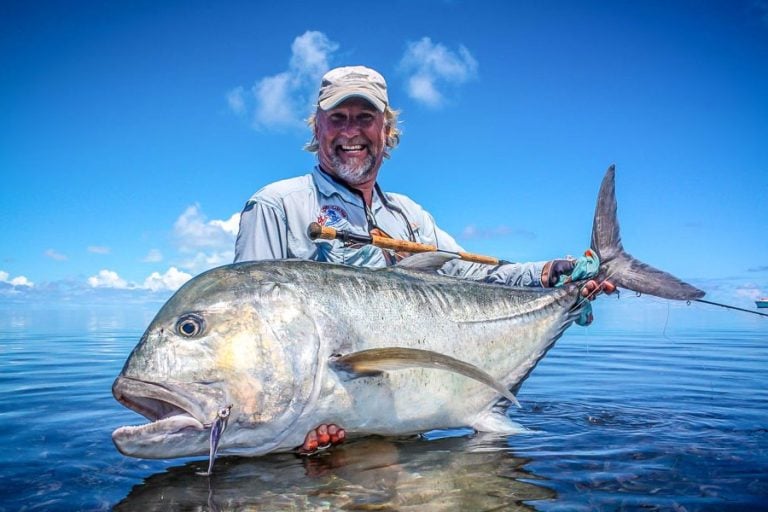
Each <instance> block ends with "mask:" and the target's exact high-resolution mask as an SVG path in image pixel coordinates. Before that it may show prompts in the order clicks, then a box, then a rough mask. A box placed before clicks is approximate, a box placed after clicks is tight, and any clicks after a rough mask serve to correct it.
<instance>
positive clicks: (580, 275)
mask: <svg viewBox="0 0 768 512" xmlns="http://www.w3.org/2000/svg"><path fill="white" fill-rule="evenodd" d="M559 261H567V262H568V263H570V264H571V265H570V267H571V268H570V271H569V272H568V273H567V274H566V273H560V275H559V276H558V278H557V280H556V281H555V284H554V285H552V286H563V285H564V284H565V283H567V282H569V281H580V280H584V279H589V278H592V277H595V276H597V273H598V272H599V271H600V258H598V257H597V254H595V252H594V251H592V250H591V249H587V250H586V251H585V252H584V256H582V257H581V258H579V259H577V260H554V261H553V262H552V265H551V268H554V267H555V263H556V262H559ZM562 268H565V266H562ZM551 274H552V271H551V270H550V282H551V281H552V277H551ZM591 319H592V305H591V304H590V303H589V301H588V300H584V301H583V302H582V304H581V308H580V312H579V316H578V318H576V324H577V325H582V326H584V325H589V324H590V323H591V321H592V320H591Z"/></svg>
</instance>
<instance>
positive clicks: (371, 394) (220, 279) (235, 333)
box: [112, 167, 704, 458]
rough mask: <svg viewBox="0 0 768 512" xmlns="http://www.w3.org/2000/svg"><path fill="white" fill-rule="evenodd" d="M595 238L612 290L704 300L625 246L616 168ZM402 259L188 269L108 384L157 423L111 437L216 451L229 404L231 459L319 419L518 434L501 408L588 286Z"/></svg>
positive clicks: (182, 451) (399, 428) (178, 451)
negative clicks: (501, 281) (497, 279)
mask: <svg viewBox="0 0 768 512" xmlns="http://www.w3.org/2000/svg"><path fill="white" fill-rule="evenodd" d="M591 247H592V249H593V250H594V251H595V252H597V254H598V255H599V256H600V260H601V266H600V277H602V278H605V277H608V278H610V279H611V281H612V282H613V283H614V284H616V285H617V286H621V287H624V288H628V289H630V290H635V291H638V292H642V293H647V294H652V295H656V296H658V297H664V298H669V299H679V300H691V299H695V298H699V297H702V296H703V295H704V293H703V292H702V291H700V290H698V289H696V288H694V287H692V286H690V285H688V284H686V283H683V282H681V281H680V280H679V279H677V278H675V277H673V276H671V275H669V274H666V273H664V272H661V271H659V270H656V269H654V268H652V267H649V266H648V265H645V264H644V263H641V262H639V261H637V260H635V259H634V258H632V257H631V256H629V255H628V254H627V253H625V252H624V250H623V248H622V245H621V241H620V237H619V227H618V223H617V220H616V199H615V193H614V169H613V167H611V168H609V169H608V172H607V173H606V176H605V178H604V179H603V183H602V186H601V188H600V193H599V197H598V203H597V208H596V211H595V217H594V224H593V231H592V243H591ZM427 259H428V260H429V259H430V258H427ZM409 260H412V261H411V262H409ZM404 261H405V262H406V263H405V265H400V266H395V267H388V268H385V269H376V270H374V269H365V268H358V267H348V266H341V265H332V264H327V263H318V262H312V261H293V260H285V261H261V262H249V263H239V264H233V265H225V266H223V267H219V268H216V269H213V270H210V271H208V272H205V273H203V274H201V275H199V276H197V277H195V278H194V279H192V280H191V281H189V282H188V283H187V284H185V285H184V286H183V287H182V288H181V289H179V291H177V292H176V294H175V295H174V296H173V297H172V298H171V299H170V300H169V301H168V302H167V303H166V304H165V305H164V306H163V307H162V309H161V310H160V311H159V312H158V314H157V316H156V317H155V319H154V320H153V321H152V323H151V324H150V325H149V327H148V328H147V331H146V332H145V333H144V336H143V337H142V338H141V341H140V342H139V344H138V345H137V346H136V347H135V348H134V349H133V352H132V353H131V355H130V357H129V358H128V360H127V361H126V363H125V366H124V368H123V371H122V372H121V373H120V375H119V376H118V377H117V379H116V380H115V383H114V385H113V388H112V392H113V394H114V396H115V398H116V399H117V400H119V401H120V402H121V403H122V404H123V405H125V406H126V407H129V408H131V409H133V410H135V411H136V412H138V413H140V414H142V415H143V416H145V417H146V418H148V419H149V420H151V423H149V424H146V425H142V426H136V427H121V428H118V429H117V430H115V432H114V433H113V434H112V439H113V440H114V442H115V444H116V446H117V448H118V449H119V450H120V451H121V452H122V453H123V454H125V455H130V456H134V457H143V458H168V457H181V456H190V455H202V454H206V453H209V452H210V453H214V452H215V449H214V448H215V447H214V446H213V445H212V444H211V443H212V441H211V439H212V438H213V436H212V435H209V434H210V433H211V431H210V428H211V425H214V426H216V425H217V423H216V420H217V418H218V415H219V411H220V410H221V409H222V407H226V406H228V405H230V404H231V405H232V408H231V411H229V418H228V424H227V430H226V432H225V433H223V434H222V435H221V438H220V439H218V438H217V439H216V442H217V443H219V445H218V449H219V451H220V453H225V454H240V455H260V454H265V453H268V452H276V451H289V450H292V449H294V448H295V447H297V446H299V445H301V444H302V442H303V440H304V437H305V435H306V434H307V432H309V431H310V430H312V429H314V428H315V427H317V426H318V425H319V424H321V423H335V424H338V425H340V426H342V427H343V428H344V429H345V430H346V431H347V433H348V434H352V435H355V434H382V435H398V434H407V433H416V432H421V431H425V430H430V429H436V428H447V427H457V426H472V427H474V428H476V429H477V430H480V431H501V432H505V431H506V432H511V431H513V430H514V424H513V423H512V422H511V421H510V420H509V419H508V418H507V416H506V415H505V414H503V413H499V412H498V408H495V407H494V405H495V404H497V403H498V401H499V398H500V397H501V396H506V397H507V398H509V399H510V400H512V401H514V397H513V396H511V394H510V392H509V391H508V390H513V391H514V390H516V389H518V388H519V386H520V385H521V384H522V382H523V381H524V380H525V378H526V377H527V376H528V375H529V373H530V372H531V371H532V370H533V368H534V367H535V366H536V364H537V363H538V361H539V360H540V359H541V358H542V357H543V356H544V355H545V354H546V352H547V350H549V349H550V348H551V347H552V345H553V344H554V343H555V341H556V340H557V339H558V338H559V337H560V336H561V335H562V333H563V331H564V330H565V329H566V328H567V327H568V326H570V325H571V324H572V323H573V321H574V319H575V318H576V316H577V315H578V313H579V310H580V309H581V307H582V304H583V301H584V299H583V298H582V297H581V296H580V293H579V290H580V286H579V285H580V284H583V282H582V283H579V282H573V283H570V284H566V285H565V286H564V287H562V288H554V289H538V288H535V289H534V288H509V287H505V286H498V285H491V284H483V283H478V282H473V281H467V280H460V279H456V278H451V277H445V276H442V275H439V274H437V273H435V272H427V271H425V269H423V268H422V269H419V268H413V267H420V266H426V267H430V268H431V267H434V266H435V262H434V261H431V262H427V263H426V264H425V263H424V258H423V257H422V258H419V257H418V255H417V256H414V257H411V258H407V259H406V260H404ZM440 263H444V261H441V262H440Z"/></svg>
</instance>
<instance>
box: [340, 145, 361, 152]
mask: <svg viewBox="0 0 768 512" xmlns="http://www.w3.org/2000/svg"><path fill="white" fill-rule="evenodd" d="M341 149H342V151H360V150H362V149H363V145H362V144H355V145H354V146H341Z"/></svg>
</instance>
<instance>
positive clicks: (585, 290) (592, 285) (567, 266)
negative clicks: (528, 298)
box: [541, 259, 616, 300]
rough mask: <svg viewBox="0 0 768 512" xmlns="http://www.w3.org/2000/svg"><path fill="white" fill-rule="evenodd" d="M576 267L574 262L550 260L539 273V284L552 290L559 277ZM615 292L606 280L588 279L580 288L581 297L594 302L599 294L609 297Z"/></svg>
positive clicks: (613, 287) (569, 272)
mask: <svg viewBox="0 0 768 512" xmlns="http://www.w3.org/2000/svg"><path fill="white" fill-rule="evenodd" d="M575 266H576V260H572V259H564V260H552V261H550V262H547V263H546V264H545V265H544V269H543V270H542V271H541V284H542V286H544V287H545V288H553V287H554V286H555V285H556V284H557V282H558V281H559V280H560V277H561V276H564V275H565V276H567V275H570V274H571V272H573V269H574V267H575ZM614 291H616V286H615V285H614V284H613V283H611V282H610V281H608V280H605V281H599V282H598V281H597V280H596V279H590V280H589V281H587V282H586V283H585V284H584V286H583V287H582V288H581V295H582V297H585V298H587V299H589V300H594V299H595V297H597V296H598V295H599V294H601V293H605V294H608V295H610V294H611V293H613V292H614Z"/></svg>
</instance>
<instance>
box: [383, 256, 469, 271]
mask: <svg viewBox="0 0 768 512" xmlns="http://www.w3.org/2000/svg"><path fill="white" fill-rule="evenodd" d="M457 258H458V256H457V255H455V254H446V253H444V252H420V253H416V254H414V255H412V256H408V257H407V258H404V259H402V260H400V261H399V262H398V263H397V265H395V267H396V268H407V269H410V270H422V271H424V272H437V271H438V270H440V268H442V266H443V265H445V264H446V263H448V262H449V261H452V260H455V259H457Z"/></svg>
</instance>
